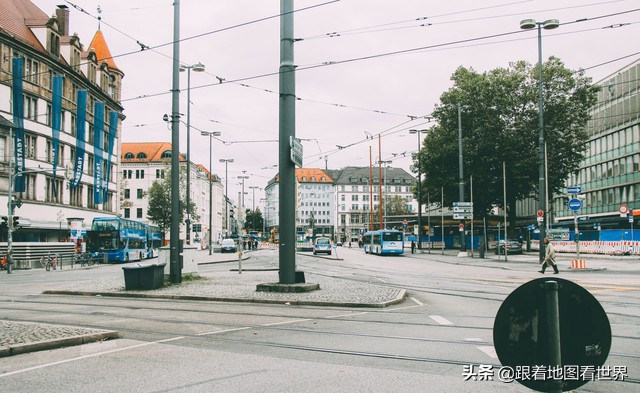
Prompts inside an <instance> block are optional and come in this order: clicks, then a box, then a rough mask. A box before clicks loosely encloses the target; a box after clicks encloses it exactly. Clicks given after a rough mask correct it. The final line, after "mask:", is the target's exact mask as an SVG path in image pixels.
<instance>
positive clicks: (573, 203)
mask: <svg viewBox="0 0 640 393" xmlns="http://www.w3.org/2000/svg"><path fill="white" fill-rule="evenodd" d="M568 206H569V209H571V210H573V211H574V212H575V211H578V210H580V208H581V207H582V201H581V200H580V199H578V198H573V199H572V200H570V201H569V203H568Z"/></svg>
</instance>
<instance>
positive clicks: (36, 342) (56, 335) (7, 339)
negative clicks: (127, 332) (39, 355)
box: [0, 321, 118, 357]
mask: <svg viewBox="0 0 640 393" xmlns="http://www.w3.org/2000/svg"><path fill="white" fill-rule="evenodd" d="M117 337H118V333H117V332H114V331H111V330H99V329H85V328H79V327H73V326H60V325H49V324H44V323H30V322H14V321H0V357H5V356H11V355H17V354H21V353H26V352H33V351H40V350H44V349H51V348H60V347H66V346H72V345H79V344H86V343H90V342H94V341H101V340H107V339H110V338H117Z"/></svg>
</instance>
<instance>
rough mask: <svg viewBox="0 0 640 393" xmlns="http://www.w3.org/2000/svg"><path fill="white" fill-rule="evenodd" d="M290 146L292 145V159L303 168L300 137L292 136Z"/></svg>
mask: <svg viewBox="0 0 640 393" xmlns="http://www.w3.org/2000/svg"><path fill="white" fill-rule="evenodd" d="M289 146H290V147H291V161H292V162H293V163H294V164H295V165H297V166H299V167H301V168H302V143H300V140H299V139H297V138H294V137H293V136H290V137H289Z"/></svg>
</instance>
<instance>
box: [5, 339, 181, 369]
mask: <svg viewBox="0 0 640 393" xmlns="http://www.w3.org/2000/svg"><path fill="white" fill-rule="evenodd" d="M183 338H184V336H178V337H172V338H167V339H164V340H159V341H152V342H146V343H142V344H136V345H131V346H129V347H124V348H116V349H111V350H108V351H103V352H96V353H92V354H89V355H83V356H78V357H75V358H69V359H65V360H59V361H57V362H52V363H46V364H40V365H38V366H33V367H28V368H23V369H22V370H16V371H10V372H8V373H4V374H0V378H3V377H8V376H10V375H16V374H21V373H24V372H28V371H33V370H39V369H41V368H46V367H51V366H57V365H59V364H65V363H70V362H75V361H77V360H83V359H89V358H94V357H96V356H102V355H108V354H110V353H116V352H122V351H126V350H129V349H136V348H141V347H146V346H149V345H154V344H163V343H167V342H171V341H176V340H181V339H183Z"/></svg>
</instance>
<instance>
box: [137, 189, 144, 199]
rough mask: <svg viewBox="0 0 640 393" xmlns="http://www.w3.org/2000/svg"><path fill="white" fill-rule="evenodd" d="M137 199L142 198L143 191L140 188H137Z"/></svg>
mask: <svg viewBox="0 0 640 393" xmlns="http://www.w3.org/2000/svg"><path fill="white" fill-rule="evenodd" d="M136 191H137V195H136V196H137V197H138V199H142V198H143V197H144V191H143V190H142V188H138V189H137V190H136Z"/></svg>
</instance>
